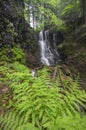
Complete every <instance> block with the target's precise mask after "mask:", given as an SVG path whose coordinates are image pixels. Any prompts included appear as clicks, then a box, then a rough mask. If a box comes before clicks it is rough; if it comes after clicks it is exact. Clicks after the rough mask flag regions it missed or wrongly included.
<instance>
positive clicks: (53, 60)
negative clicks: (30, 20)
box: [39, 30, 60, 66]
mask: <svg viewBox="0 0 86 130" xmlns="http://www.w3.org/2000/svg"><path fill="white" fill-rule="evenodd" d="M39 44H40V52H41V62H42V63H43V64H44V65H47V66H51V65H56V64H57V63H58V61H59V59H60V55H59V53H58V52H57V50H56V43H55V35H53V43H52V45H53V46H52V45H51V43H50V41H49V30H46V31H41V32H40V33H39Z"/></svg>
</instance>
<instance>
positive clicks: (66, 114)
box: [0, 62, 86, 130]
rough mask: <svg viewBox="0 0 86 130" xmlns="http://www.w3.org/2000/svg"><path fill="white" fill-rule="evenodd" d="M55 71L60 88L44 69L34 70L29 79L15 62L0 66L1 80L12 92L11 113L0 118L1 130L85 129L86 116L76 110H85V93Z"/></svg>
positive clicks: (46, 69) (25, 68) (72, 81)
mask: <svg viewBox="0 0 86 130" xmlns="http://www.w3.org/2000/svg"><path fill="white" fill-rule="evenodd" d="M58 69H59V71H60V74H61V78H62V82H63V85H64V86H62V84H61V80H60V79H59V78H58V77H57V78H56V79H55V80H54V82H52V81H51V79H50V71H49V69H48V68H43V69H42V70H38V72H37V77H36V78H33V77H32V75H31V73H30V70H29V69H28V68H27V67H26V66H24V65H22V64H20V63H18V62H14V63H13V64H10V68H8V67H7V66H3V67H0V72H2V73H3V74H4V78H5V81H4V79H2V81H4V82H8V84H9V87H10V89H12V91H13V98H12V100H11V101H10V102H9V107H11V111H13V112H9V113H8V114H6V115H5V116H3V117H2V116H1V118H0V124H1V130H2V129H4V130H14V129H17V130H23V129H26V130H27V129H28V130H29V129H31V130H32V129H34V130H35V129H36V127H37V128H39V129H40V130H44V129H47V130H54V129H57V130H59V129H61V130H62V129H64V130H69V129H70V130H73V129H74V130H78V128H79V127H77V126H80V122H81V126H80V128H81V130H83V129H84V128H85V127H86V125H85V121H86V116H83V113H82V112H81V108H80V107H82V108H83V109H85V105H84V102H86V93H85V91H82V90H80V88H79V81H78V80H76V81H74V80H73V79H72V78H70V77H69V78H68V77H64V74H63V73H62V71H61V69H60V68H58ZM4 70H6V71H4ZM81 116H82V120H81Z"/></svg>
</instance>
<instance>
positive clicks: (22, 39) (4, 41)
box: [0, 0, 35, 47]
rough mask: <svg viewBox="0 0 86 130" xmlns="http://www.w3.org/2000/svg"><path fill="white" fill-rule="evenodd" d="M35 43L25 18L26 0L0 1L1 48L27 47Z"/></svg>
mask: <svg viewBox="0 0 86 130" xmlns="http://www.w3.org/2000/svg"><path fill="white" fill-rule="evenodd" d="M34 41H35V37H34V32H33V30H32V28H31V27H30V26H29V24H28V23H27V22H26V21H25V18H24V0H0V46H7V45H10V46H13V44H14V43H16V44H21V46H23V47H24V46H27V45H28V44H30V43H31V42H34Z"/></svg>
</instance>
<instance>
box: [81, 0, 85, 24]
mask: <svg viewBox="0 0 86 130" xmlns="http://www.w3.org/2000/svg"><path fill="white" fill-rule="evenodd" d="M81 2H82V15H83V21H84V23H86V0H81Z"/></svg>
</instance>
